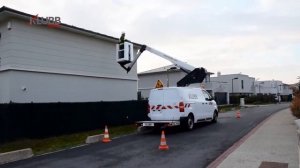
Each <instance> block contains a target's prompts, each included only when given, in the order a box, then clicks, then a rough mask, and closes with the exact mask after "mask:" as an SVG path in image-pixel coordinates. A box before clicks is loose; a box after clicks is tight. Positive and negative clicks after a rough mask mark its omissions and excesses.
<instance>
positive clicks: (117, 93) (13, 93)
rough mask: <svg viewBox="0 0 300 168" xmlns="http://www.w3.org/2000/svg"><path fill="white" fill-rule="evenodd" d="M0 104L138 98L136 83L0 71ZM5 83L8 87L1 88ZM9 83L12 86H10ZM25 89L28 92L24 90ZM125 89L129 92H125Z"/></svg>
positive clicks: (132, 81) (131, 81) (120, 80)
mask: <svg viewBox="0 0 300 168" xmlns="http://www.w3.org/2000/svg"><path fill="white" fill-rule="evenodd" d="M0 75H1V78H2V80H1V82H0V84H1V86H0V90H1V89H3V90H8V91H9V93H8V94H2V93H1V94H0V100H1V102H0V103H8V102H9V101H12V102H17V103H30V102H95V101H123V100H136V99H137V82H136V81H134V80H122V79H106V78H94V77H84V76H72V75H59V74H49V73H37V72H24V71H4V72H0ZM2 83H4V84H5V85H4V86H2ZM8 84H9V85H8ZM23 88H26V90H22V89H23ZM124 88H126V89H124Z"/></svg>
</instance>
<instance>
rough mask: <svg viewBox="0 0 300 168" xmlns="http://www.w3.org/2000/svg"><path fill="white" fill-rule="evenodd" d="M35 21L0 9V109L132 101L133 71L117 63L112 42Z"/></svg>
mask: <svg viewBox="0 0 300 168" xmlns="http://www.w3.org/2000/svg"><path fill="white" fill-rule="evenodd" d="M34 17H35V16H33V15H29V14H26V13H23V12H20V11H16V10H13V9H10V8H7V7H2V8H0V53H1V54H0V103H9V102H17V103H27V102H90V101H121V100H135V99H137V95H136V93H137V79H138V78H137V68H136V66H134V67H133V69H132V70H131V71H130V72H129V73H126V71H125V70H124V69H122V68H121V67H120V66H119V64H118V63H117V62H116V56H115V55H116V43H118V39H117V38H114V37H111V36H107V35H104V34H100V33H96V32H93V31H89V30H85V29H82V28H78V27H75V26H71V25H67V24H63V23H61V24H59V27H51V26H50V27H49V25H48V26H47V25H30V19H32V18H34ZM136 45H137V44H136Z"/></svg>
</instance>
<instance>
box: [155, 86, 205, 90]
mask: <svg viewBox="0 0 300 168" xmlns="http://www.w3.org/2000/svg"><path fill="white" fill-rule="evenodd" d="M167 89H177V90H191V89H201V90H203V89H202V88H200V87H199V88H195V87H163V88H155V90H167Z"/></svg>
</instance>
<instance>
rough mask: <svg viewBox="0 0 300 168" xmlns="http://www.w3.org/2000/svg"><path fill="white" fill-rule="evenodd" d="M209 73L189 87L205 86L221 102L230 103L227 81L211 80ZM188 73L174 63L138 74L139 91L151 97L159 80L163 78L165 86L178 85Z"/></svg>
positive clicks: (142, 94) (144, 95) (144, 96)
mask: <svg viewBox="0 0 300 168" xmlns="http://www.w3.org/2000/svg"><path fill="white" fill-rule="evenodd" d="M212 74H213V73H208V74H207V77H206V79H205V80H204V81H203V82H202V83H195V84H191V85H190V86H189V87H202V88H205V89H206V90H207V91H208V92H209V93H210V94H211V95H212V96H214V97H215V98H216V100H217V101H218V103H219V104H226V103H228V99H229V93H228V89H227V88H228V86H227V85H228V84H227V83H225V82H218V81H210V78H211V77H210V76H211V75H212ZM186 75H187V74H186V73H185V72H183V71H181V70H180V69H179V68H178V67H175V66H174V65H169V66H165V67H160V68H156V69H152V70H149V71H145V72H141V73H139V74H138V78H139V82H138V86H139V92H140V94H141V96H142V97H143V98H148V97H149V92H150V90H151V89H153V88H155V84H156V82H157V80H161V81H162V82H163V83H164V85H165V86H177V82H178V81H179V80H180V79H182V78H183V77H184V76H186Z"/></svg>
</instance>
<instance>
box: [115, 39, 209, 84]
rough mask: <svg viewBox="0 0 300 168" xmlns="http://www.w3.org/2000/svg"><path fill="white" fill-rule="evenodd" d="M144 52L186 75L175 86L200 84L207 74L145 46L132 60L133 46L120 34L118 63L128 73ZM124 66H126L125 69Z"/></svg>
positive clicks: (203, 70) (202, 69) (202, 70)
mask: <svg viewBox="0 0 300 168" xmlns="http://www.w3.org/2000/svg"><path fill="white" fill-rule="evenodd" d="M130 48H131V49H130ZM145 50H147V51H149V52H151V53H153V54H155V55H157V56H159V57H161V58H164V59H166V60H168V61H170V62H172V63H173V64H174V65H175V66H177V67H179V68H180V69H181V70H182V71H184V72H185V73H187V75H186V76H185V77H184V78H182V79H181V80H180V81H178V82H177V86H187V85H189V84H192V83H201V82H202V81H203V80H204V79H205V77H206V73H207V72H206V70H205V69H204V68H195V67H193V66H191V65H189V64H187V63H185V62H182V61H180V60H177V59H175V58H173V57H171V56H169V55H167V54H165V53H163V52H160V51H158V50H156V49H154V48H151V47H149V46H146V45H142V46H141V48H140V49H139V50H138V52H137V54H136V57H135V58H134V59H133V58H132V56H133V52H132V51H133V44H132V43H131V42H129V41H128V40H125V33H122V36H121V38H120V41H119V44H118V45H117V51H118V52H117V60H118V63H119V64H120V65H121V66H122V67H123V68H124V69H125V70H126V71H127V73H128V72H129V71H130V70H131V68H132V67H133V66H134V64H135V63H136V61H137V60H138V59H139V57H140V56H141V54H142V53H143V52H144V51H145ZM126 54H128V55H126ZM125 57H126V58H125ZM120 58H121V59H120ZM124 58H125V59H124ZM127 64H128V65H127ZM125 65H127V67H126V66H125Z"/></svg>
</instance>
